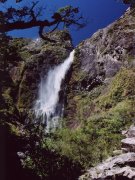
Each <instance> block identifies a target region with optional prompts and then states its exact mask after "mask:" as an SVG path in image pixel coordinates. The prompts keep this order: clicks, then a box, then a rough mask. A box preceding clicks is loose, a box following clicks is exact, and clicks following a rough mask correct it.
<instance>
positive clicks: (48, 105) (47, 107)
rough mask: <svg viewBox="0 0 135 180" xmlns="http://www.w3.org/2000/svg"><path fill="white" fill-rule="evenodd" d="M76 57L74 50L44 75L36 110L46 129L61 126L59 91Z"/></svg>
mask: <svg viewBox="0 0 135 180" xmlns="http://www.w3.org/2000/svg"><path fill="white" fill-rule="evenodd" d="M73 59H74V50H73V51H72V52H71V53H70V55H69V57H68V58H67V59H66V60H65V61H64V62H63V63H62V64H60V65H58V66H56V67H55V68H54V69H51V70H49V72H48V74H47V78H44V77H42V78H41V82H40V86H39V96H38V99H37V101H36V104H35V107H34V111H35V115H36V119H38V120H40V121H42V123H43V124H45V125H46V127H45V129H46V131H49V130H50V129H55V128H56V127H58V126H59V118H60V116H62V114H60V113H58V112H57V111H58V109H56V107H57V104H58V101H59V92H60V89H61V83H62V80H63V79H64V78H65V75H66V73H67V71H68V69H69V68H70V66H71V64H72V62H73Z"/></svg>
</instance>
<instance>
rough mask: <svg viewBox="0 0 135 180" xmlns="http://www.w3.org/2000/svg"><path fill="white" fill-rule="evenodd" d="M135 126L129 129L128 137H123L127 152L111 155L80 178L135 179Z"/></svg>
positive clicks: (123, 144)
mask: <svg viewBox="0 0 135 180" xmlns="http://www.w3.org/2000/svg"><path fill="white" fill-rule="evenodd" d="M134 133H135V127H134V126H132V127H130V129H129V130H128V131H127V133H126V135H127V136H128V137H127V138H126V139H123V140H122V141H121V142H122V150H123V151H124V152H125V151H126V152H127V153H123V154H120V155H118V156H114V157H111V158H109V159H107V160H106V161H104V162H103V163H101V164H99V165H97V166H96V167H94V168H91V169H89V170H88V171H87V173H86V174H85V175H83V176H81V177H80V178H79V180H92V179H95V180H96V179H110V180H111V179H112V180H113V179H116V180H119V179H135V137H134V135H135V134H134Z"/></svg>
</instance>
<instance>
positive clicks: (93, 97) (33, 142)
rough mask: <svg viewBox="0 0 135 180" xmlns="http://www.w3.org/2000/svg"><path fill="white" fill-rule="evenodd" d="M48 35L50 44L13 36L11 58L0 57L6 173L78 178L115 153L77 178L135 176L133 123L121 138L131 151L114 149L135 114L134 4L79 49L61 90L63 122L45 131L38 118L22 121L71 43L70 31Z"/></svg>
mask: <svg viewBox="0 0 135 180" xmlns="http://www.w3.org/2000/svg"><path fill="white" fill-rule="evenodd" d="M48 36H49V37H50V38H51V40H52V41H51V42H44V41H41V40H39V39H37V40H35V41H31V40H29V39H20V38H19V39H12V40H10V42H9V45H11V46H12V48H13V47H14V48H13V49H12V48H11V49H10V53H7V52H8V51H7V52H6V54H8V58H6V60H8V61H9V63H8V65H7V66H5V64H6V62H5V63H3V64H2V63H1V62H0V80H1V81H0V102H1V103H0V116H1V117H0V128H1V129H2V130H1V131H0V132H3V133H5V132H6V134H7V136H6V138H7V139H6V140H7V141H6V142H7V144H8V145H7V147H8V148H7V154H8V158H7V166H8V168H7V169H8V173H7V174H8V178H7V179H8V180H11V178H10V177H12V179H13V180H16V179H17V180H18V179H21V180H24V179H26V180H27V179H33V180H39V179H49V180H50V179H51V180H53V179H65V180H66V179H68V180H69V179H71V180H74V179H76V177H78V176H79V174H80V171H81V170H82V169H88V167H93V166H95V164H97V163H99V162H102V161H103V160H104V159H105V158H107V157H109V156H110V155H112V154H115V155H116V154H117V156H116V157H112V158H110V159H109V160H107V161H105V162H104V163H103V164H100V165H98V166H97V167H95V168H91V169H90V170H89V171H88V173H86V175H84V176H82V177H80V179H91V178H92V179H113V177H114V176H115V179H133V178H134V172H135V170H134V168H135V164H134V162H135V152H134V150H135V142H134V137H135V132H134V129H135V128H134V127H132V128H131V129H130V131H127V132H126V136H127V137H126V139H124V140H122V151H123V152H126V153H125V154H121V150H117V149H119V148H120V144H121V143H120V142H121V139H122V135H121V131H122V130H124V129H126V128H127V127H129V126H130V125H131V124H132V123H133V121H134V119H135V101H134V97H135V44H134V42H135V10H134V9H128V10H127V12H126V13H125V14H124V15H123V16H122V17H121V18H120V19H119V20H117V21H116V22H114V23H113V24H111V25H109V26H108V27H106V28H104V29H102V30H99V31H98V32H97V33H95V34H94V35H93V36H92V37H91V38H89V39H87V40H85V41H83V42H82V43H80V44H79V45H78V47H77V48H76V49H75V59H74V62H73V64H72V67H71V69H70V71H69V72H68V75H67V76H66V79H65V81H64V82H63V87H62V91H61V92H60V96H62V97H63V94H62V93H63V92H64V93H65V94H66V98H65V99H64V100H65V109H64V115H65V116H64V120H65V121H64V122H63V124H64V125H65V126H64V128H61V129H58V131H57V132H55V133H56V134H55V133H54V134H47V136H44V133H43V132H44V131H43V129H42V127H41V126H40V125H39V124H34V125H33V124H31V123H29V124H27V125H26V124H25V122H26V119H27V118H28V117H27V113H28V112H29V110H30V109H31V108H32V107H33V104H34V101H35V99H36V97H37V92H38V91H37V89H38V84H39V82H40V76H41V75H44V76H46V74H47V72H48V70H49V69H50V68H53V67H54V66H55V65H57V64H59V63H61V62H62V61H63V60H64V59H65V58H66V57H67V56H68V55H69V53H70V52H71V50H72V49H73V46H72V41H71V37H70V35H69V33H68V32H67V31H56V32H53V33H52V34H50V35H48ZM54 41H55V42H54ZM6 45H8V43H5V47H6ZM5 49H6V48H5ZM1 52H2V50H1V47H0V56H2V54H3V53H1ZM11 59H12V61H11ZM3 67H4V68H3ZM3 69H4V70H3ZM25 110H26V113H25ZM30 119H31V120H33V119H32V117H30ZM3 129H4V130H3ZM0 137H3V135H1V136H0ZM42 138H43V139H42ZM0 142H3V141H2V140H0ZM118 154H120V155H118ZM13 162H14V166H12V164H13ZM22 167H23V168H22ZM48 167H49V168H48ZM16 172H17V173H16ZM56 177H57V178H56Z"/></svg>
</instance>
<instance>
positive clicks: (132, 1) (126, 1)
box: [122, 0, 135, 7]
mask: <svg viewBox="0 0 135 180" xmlns="http://www.w3.org/2000/svg"><path fill="white" fill-rule="evenodd" d="M122 1H123V3H124V4H129V5H130V6H131V7H134V6H135V0H122Z"/></svg>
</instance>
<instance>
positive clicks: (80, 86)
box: [65, 9, 135, 127]
mask: <svg viewBox="0 0 135 180" xmlns="http://www.w3.org/2000/svg"><path fill="white" fill-rule="evenodd" d="M134 16H135V10H134V9H128V10H127V11H126V13H125V14H124V15H123V16H122V17H121V18H120V19H119V20H117V21H115V22H114V23H112V24H110V25H109V26H108V27H106V28H104V29H101V30H99V31H98V32H96V33H95V34H94V35H93V36H92V37H91V38H89V39H86V40H85V41H83V42H81V43H80V44H79V45H78V46H77V48H76V54H75V60H74V63H73V66H72V72H71V73H72V74H71V78H70V80H69V85H68V86H69V87H68V88H67V94H68V97H67V101H68V102H67V106H66V111H65V115H67V116H68V114H71V117H69V116H68V122H69V123H68V124H69V125H70V127H76V126H78V125H79V123H78V120H77V118H76V114H78V110H77V105H76V104H77V102H76V100H74V99H75V98H74V97H75V96H78V95H79V99H80V94H83V95H84V94H85V95H87V94H91V93H92V95H91V96H93V92H94V94H95V93H96V94H97V95H99V94H101V93H104V92H105V91H107V89H106V88H105V87H108V85H109V84H110V83H111V82H112V79H113V78H114V77H115V75H116V74H117V73H118V72H119V71H120V70H121V69H122V68H127V69H132V68H134V65H135V46H134V41H135V21H134ZM98 87H100V89H99V88H98ZM101 87H103V88H101ZM103 89H105V90H104V91H103ZM94 96H95V95H94ZM72 109H74V111H72ZM86 114H90V111H89V112H86ZM72 119H76V122H75V121H74V122H73V123H72Z"/></svg>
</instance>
